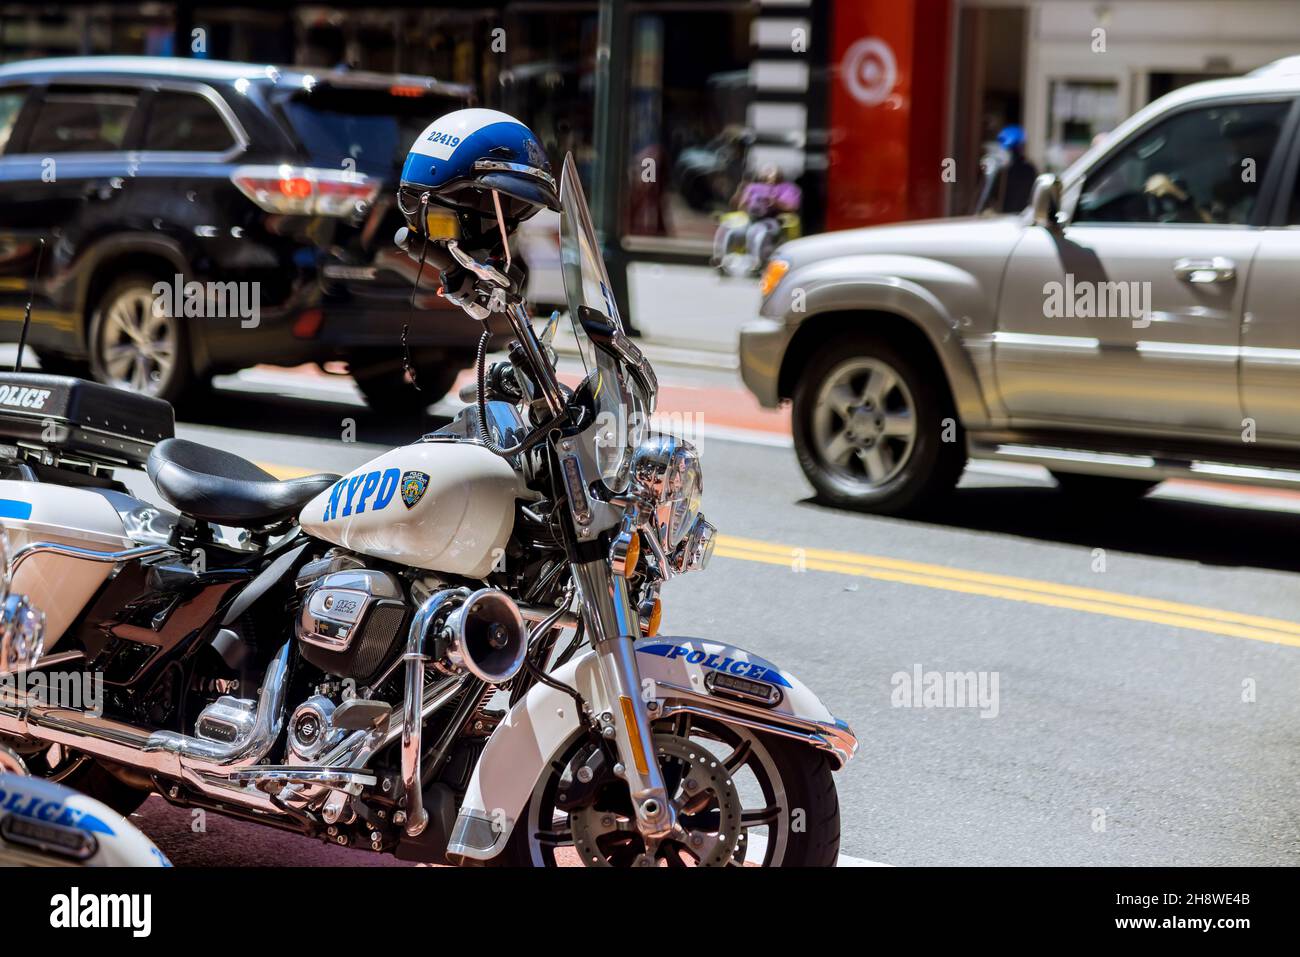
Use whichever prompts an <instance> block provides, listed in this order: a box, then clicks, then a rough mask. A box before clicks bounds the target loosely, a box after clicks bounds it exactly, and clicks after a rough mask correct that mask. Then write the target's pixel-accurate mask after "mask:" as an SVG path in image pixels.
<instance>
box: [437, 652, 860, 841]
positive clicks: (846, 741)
mask: <svg viewBox="0 0 1300 957" xmlns="http://www.w3.org/2000/svg"><path fill="white" fill-rule="evenodd" d="M636 650H637V668H638V671H639V673H640V675H641V680H642V686H643V688H644V689H645V694H646V697H647V709H648V710H649V711H650V713H651V715H652V716H654V717H666V716H669V715H672V714H678V713H683V712H685V713H692V714H697V715H703V716H706V717H713V718H716V719H719V720H722V721H726V722H730V723H733V724H737V725H742V726H745V727H750V728H754V729H756V730H759V731H767V732H769V733H771V734H779V735H781V736H782V737H788V738H793V739H795V740H798V741H802V742H803V743H805V744H807V745H809V746H810V747H815V748H818V749H820V750H824V751H826V752H827V753H828V755H829V756H830V757H831V759H832V761H834V762H835V764H836V766H837V767H843V766H844V764H845V763H847V762H848V760H849V759H850V758H851V757H853V754H854V752H855V751H856V750H857V746H858V742H857V738H856V737H855V736H854V735H853V732H852V731H851V730H850V729H849V726H848V725H847V724H845V723H844V722H843V721H840V720H838V719H837V718H836V717H835V716H834V715H832V714H831V713H830V711H828V710H827V709H826V706H825V705H824V704H822V702H821V699H819V698H818V697H817V696H816V695H815V694H813V693H812V692H811V691H810V690H809V689H808V687H807V686H806V685H805V684H804V683H803V682H801V681H800V680H799V679H798V678H796V677H795V676H794V675H792V674H790V673H789V672H788V671H784V670H783V669H781V668H779V667H777V666H776V665H774V664H773V663H772V662H770V661H767V660H766V659H764V658H761V657H759V656H758V655H755V654H753V653H751V652H748V651H745V650H744V649H743V648H736V647H734V646H732V645H726V644H722V643H720V642H714V641H705V640H703V639H700V638H665V637H656V638H645V639H642V640H641V641H638V642H637V643H636ZM552 676H553V677H554V678H555V679H556V680H557V681H560V682H562V683H564V684H566V685H569V686H571V687H573V688H575V689H577V691H578V692H579V693H580V694H581V695H582V697H583V699H584V700H585V701H586V702H588V703H589V704H590V705H591V708H592V711H593V713H595V714H600V713H602V712H606V711H608V712H609V713H610V714H611V715H614V716H617V715H619V714H620V709H619V708H616V707H613V705H612V703H611V702H610V701H608V700H607V695H606V692H605V688H604V683H603V681H602V680H601V675H600V670H599V667H598V664H597V659H596V655H595V653H594V652H591V651H587V652H584V653H583V654H582V655H580V656H578V657H577V658H575V659H574V660H572V661H570V662H569V663H568V664H566V665H565V666H564V667H562V668H560V669H558V670H557V671H555V672H554V673H553V675H552ZM759 697H762V698H769V697H770V698H774V699H775V700H774V702H773V703H772V704H770V705H766V704H759V703H757V700H756V699H757V698H759ZM576 709H577V706H576V703H575V702H574V700H573V698H572V697H570V696H569V695H568V694H566V693H564V692H562V691H557V690H556V689H554V688H551V687H549V686H547V685H544V684H537V685H534V686H533V687H532V688H531V689H530V690H529V692H528V693H527V694H526V695H524V698H523V700H521V701H519V702H516V704H515V705H514V707H512V708H511V709H510V711H509V712H508V713H507V714H506V716H505V717H504V718H503V719H502V721H501V723H500V724H498V725H497V727H496V730H495V731H494V732H493V733H492V737H491V738H490V739H489V740H488V743H487V746H486V747H485V748H484V749H483V754H482V755H481V756H480V758H479V761H478V765H477V766H476V767H475V768H474V774H473V776H472V777H471V778H470V782H469V787H468V789H467V790H466V792H465V799H464V801H463V802H462V803H461V807H460V813H459V816H458V817H457V819H456V826H455V828H453V830H452V834H451V840H450V842H449V843H448V847H447V853H448V854H449V855H452V856H463V857H467V858H472V859H474V860H489V859H490V858H493V857H495V856H496V855H497V854H498V853H499V852H500V851H501V848H503V847H504V846H505V843H506V841H507V840H509V838H510V834H511V832H512V831H513V830H514V827H515V822H516V821H517V820H518V819H519V817H520V815H521V814H523V812H524V809H525V807H526V806H527V804H528V800H529V798H530V797H531V796H532V794H533V791H534V790H535V789H536V787H537V784H538V782H539V781H540V780H541V777H542V774H543V773H544V772H546V771H547V770H548V769H549V767H550V765H551V763H552V762H553V761H556V760H559V759H560V758H562V757H563V754H564V752H565V750H567V748H568V747H569V745H570V744H571V743H572V742H573V740H574V739H575V738H576V737H577V736H578V735H579V734H580V733H581V731H582V728H583V724H582V721H581V720H580V718H579V716H578V714H577V710H576Z"/></svg>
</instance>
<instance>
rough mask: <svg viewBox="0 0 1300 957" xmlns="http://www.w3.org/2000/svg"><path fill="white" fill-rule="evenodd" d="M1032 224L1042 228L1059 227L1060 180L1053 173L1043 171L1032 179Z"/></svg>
mask: <svg viewBox="0 0 1300 957" xmlns="http://www.w3.org/2000/svg"><path fill="white" fill-rule="evenodd" d="M1030 205H1031V206H1032V207H1033V210H1034V225H1035V226H1042V227H1043V228H1044V229H1060V228H1061V225H1062V224H1061V223H1060V221H1059V220H1058V219H1057V214H1058V213H1059V212H1060V211H1061V180H1060V177H1058V176H1057V175H1056V174H1055V173H1043V174H1042V175H1040V176H1039V177H1038V179H1036V180H1034V193H1033V199H1032V200H1030Z"/></svg>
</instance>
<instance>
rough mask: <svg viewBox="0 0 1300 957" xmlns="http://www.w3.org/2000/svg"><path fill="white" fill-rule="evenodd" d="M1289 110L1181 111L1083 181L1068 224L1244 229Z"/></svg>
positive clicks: (1277, 105)
mask: <svg viewBox="0 0 1300 957" xmlns="http://www.w3.org/2000/svg"><path fill="white" fill-rule="evenodd" d="M1290 108H1291V104H1290V102H1274V103H1233V104H1221V105H1217V106H1207V107H1202V108H1199V109H1191V110H1185V111H1183V112H1181V113H1178V114H1177V115H1175V116H1172V117H1170V118H1169V119H1167V120H1165V121H1164V122H1162V123H1159V124H1157V125H1156V126H1155V127H1153V128H1150V129H1147V130H1144V131H1142V132H1141V133H1139V134H1137V135H1136V136H1135V137H1133V138H1132V139H1131V140H1129V142H1127V143H1125V144H1124V146H1123V147H1121V149H1120V151H1119V153H1118V154H1116V155H1114V156H1112V157H1111V158H1110V159H1109V160H1107V161H1106V162H1105V163H1104V164H1103V165H1102V166H1101V168H1100V169H1098V170H1097V171H1096V172H1095V173H1093V174H1091V175H1089V176H1088V178H1087V180H1086V181H1085V182H1084V186H1083V193H1082V195H1081V196H1080V197H1079V204H1078V207H1077V208H1076V210H1075V215H1074V217H1073V218H1074V221H1075V222H1093V223H1220V224H1243V223H1249V222H1250V217H1251V214H1252V213H1253V212H1254V210H1255V203H1256V201H1257V200H1258V198H1259V189H1260V186H1261V184H1262V183H1263V182H1264V173H1265V171H1266V170H1267V168H1268V163H1269V160H1270V159H1271V158H1272V156H1273V150H1274V147H1275V146H1276V145H1277V141H1278V136H1279V134H1280V133H1281V130H1282V124H1283V122H1284V120H1285V119H1286V114H1287V111H1288V110H1290Z"/></svg>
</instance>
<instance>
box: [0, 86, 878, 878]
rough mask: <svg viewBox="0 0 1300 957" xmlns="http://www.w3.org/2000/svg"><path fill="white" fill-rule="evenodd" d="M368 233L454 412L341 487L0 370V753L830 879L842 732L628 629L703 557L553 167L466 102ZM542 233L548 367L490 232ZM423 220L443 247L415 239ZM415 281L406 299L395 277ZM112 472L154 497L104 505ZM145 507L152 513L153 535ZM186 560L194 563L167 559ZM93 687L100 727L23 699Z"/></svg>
mask: <svg viewBox="0 0 1300 957" xmlns="http://www.w3.org/2000/svg"><path fill="white" fill-rule="evenodd" d="M398 202H399V205H400V207H401V210H402V213H403V216H404V218H405V220H406V222H407V230H405V231H404V232H405V236H403V235H402V234H401V233H399V241H400V242H402V243H403V244H404V245H405V247H406V248H407V250H408V252H409V253H410V254H411V255H412V256H413V257H416V258H417V259H418V260H419V262H420V268H421V269H424V268H431V269H437V270H438V272H439V273H440V277H441V281H442V287H443V295H445V296H446V297H447V298H449V299H451V300H452V301H454V302H456V303H457V304H458V305H460V306H461V307H462V308H463V309H464V310H465V312H467V313H468V314H469V315H471V316H473V317H475V318H478V319H485V318H486V317H487V316H489V315H491V314H494V313H499V314H504V315H506V316H507V317H508V318H509V320H510V324H511V328H512V331H513V335H514V341H513V342H512V343H511V347H510V350H509V357H508V359H505V360H502V361H497V362H494V363H490V364H489V363H488V361H487V359H486V356H485V351H486V342H487V338H486V336H485V338H484V340H483V341H482V342H481V344H480V349H479V356H478V366H477V389H476V395H475V397H474V399H473V401H472V402H471V404H470V405H469V406H467V407H466V408H465V409H463V410H462V411H461V412H460V413H459V414H458V415H457V416H456V418H455V419H454V420H453V421H452V422H451V423H450V424H449V425H447V426H445V427H444V428H441V429H439V430H438V431H436V432H433V433H431V434H428V435H425V436H423V437H422V438H420V439H419V440H418V441H416V442H414V443H412V444H410V445H407V446H404V447H402V448H398V449H394V450H393V451H391V452H388V453H386V454H384V455H381V456H379V457H378V458H376V459H375V460H373V461H371V462H369V463H367V464H366V465H363V466H362V467H360V468H359V469H357V470H356V471H354V472H352V473H350V474H349V475H345V476H338V475H332V474H319V475H311V476H307V477H303V478H294V479H290V480H287V481H277V480H276V479H274V478H273V477H272V476H271V475H269V474H268V473H266V472H265V471H263V470H262V469H261V468H259V467H258V466H256V465H254V464H253V463H251V462H248V461H246V460H244V459H242V458H240V457H238V456H236V455H234V454H232V453H230V452H227V451H223V450H220V449H216V448H210V447H207V446H204V445H200V444H197V443H193V442H189V441H185V440H181V439H177V438H174V437H172V432H173V414H172V411H171V408H170V407H169V406H168V405H167V404H166V403H162V402H159V401H157V400H154V399H150V398H147V397H144V396H139V395H134V394H130V393H125V392H119V391H115V390H112V389H106V388H104V387H101V386H98V385H97V384H95V383H91V382H87V381H84V380H79V379H72V378H64V377H58V376H46V375H41V374H35V373H8V374H0V391H3V393H4V394H5V395H6V396H11V397H21V401H15V402H6V403H4V405H3V408H0V444H3V445H4V446H5V447H4V448H2V449H0V521H2V522H3V525H4V526H5V528H6V530H7V533H8V536H9V540H10V542H11V550H12V551H11V554H10V555H9V556H8V560H7V562H5V573H4V581H3V592H4V594H3V596H2V597H3V598H4V606H3V620H2V621H0V634H2V635H3V644H2V645H0V675H2V676H3V678H2V679H0V744H4V745H6V746H7V747H9V748H11V749H13V751H15V752H17V753H18V754H19V755H21V757H22V760H23V761H24V763H25V764H26V767H27V768H28V770H29V772H30V773H31V774H33V775H35V776H40V777H45V778H49V779H52V780H56V781H60V782H62V783H64V784H67V785H69V786H71V787H73V788H76V789H78V790H80V791H83V792H85V793H87V794H89V795H90V796H91V797H93V798H96V799H98V800H100V801H103V802H104V803H106V804H109V805H110V806H112V807H114V808H115V809H116V810H118V811H119V812H122V813H129V811H130V810H132V809H133V808H134V807H136V806H138V805H139V804H140V803H141V802H142V801H143V800H144V798H145V797H147V796H148V795H149V794H150V793H157V794H160V795H162V796H163V797H165V798H166V799H167V800H168V801H170V802H172V803H173V804H177V805H180V806H185V807H198V808H207V809H210V810H213V811H217V812H221V813H224V814H228V815H231V816H234V817H239V818H244V819H249V820H254V821H258V822H261V823H264V824H266V825H270V826H275V827H279V828H285V829H289V830H292V831H297V832H301V833H303V834H307V835H312V836H316V837H319V838H321V839H323V840H327V841H331V842H333V843H336V844H339V845H345V846H352V847H361V848H368V849H372V850H374V851H377V852H386V853H394V854H396V855H397V856H398V857H400V858H404V859H412V860H421V861H435V862H442V861H450V862H453V863H460V864H468V863H476V862H489V863H495V864H520V865H534V866H552V865H554V864H556V863H557V861H559V862H564V861H565V860H569V861H573V860H575V859H576V860H578V861H581V862H582V863H583V864H585V865H589V866H592V865H595V866H601V865H613V866H647V865H648V866H665V865H681V864H688V865H697V866H698V865H704V866H736V865H742V864H751V865H752V864H759V865H763V866H797V865H805V866H806V865H832V864H834V863H835V861H836V857H837V852H838V847H839V805H838V800H837V796H836V790H835V783H834V780H833V777H832V772H833V771H835V770H837V769H839V768H841V767H842V766H843V765H844V764H845V763H846V762H847V761H848V760H849V759H850V758H851V757H852V755H853V753H854V751H855V750H856V747H857V740H856V738H855V737H854V735H853V733H852V732H851V731H850V729H849V728H848V726H847V725H846V724H845V723H844V722H842V721H839V720H837V719H836V718H835V717H834V716H833V715H832V714H831V713H830V712H829V711H828V710H827V708H826V707H825V706H824V705H823V704H822V702H821V701H820V700H819V699H818V698H817V696H816V695H814V694H813V693H812V692H811V691H809V690H808V688H807V687H805V686H804V685H803V684H802V683H801V682H800V681H799V679H798V678H796V677H795V676H794V675H792V674H791V673H790V672H788V671H786V670H784V669H782V668H780V667H778V666H777V665H775V664H773V663H772V662H770V661H767V660H765V659H763V658H761V657H760V656H758V655H755V654H752V653H750V652H747V651H745V650H743V649H741V648H737V647H733V646H731V645H728V644H725V643H723V642H718V641H711V640H708V639H701V638H686V637H667V636H663V635H660V634H658V633H657V629H658V623H659V617H660V611H661V600H660V591H661V588H662V586H663V585H664V584H665V583H666V582H667V581H669V580H670V579H671V578H673V577H674V576H676V575H680V574H684V573H686V572H692V571H696V570H699V569H702V568H704V566H705V564H706V563H707V562H708V559H709V556H710V553H711V552H712V549H713V535H714V529H713V526H711V525H710V524H709V523H708V522H707V521H705V519H704V517H703V516H702V515H701V514H700V511H699V506H700V494H701V487H702V478H701V468H700V460H699V456H698V454H697V451H696V450H695V449H694V448H693V447H692V446H691V445H690V444H689V443H687V442H685V441H682V440H681V439H678V438H675V437H673V436H670V435H665V434H651V433H650V432H649V431H648V429H647V422H648V417H649V416H650V415H651V414H652V413H653V411H654V407H655V399H656V392H657V384H656V379H655V376H654V373H653V371H652V370H651V367H650V365H649V363H648V362H647V361H646V360H645V358H644V357H643V356H642V355H641V353H640V352H639V350H638V349H637V348H636V346H635V345H634V344H633V343H632V342H631V341H630V340H629V339H628V337H627V336H626V335H625V333H624V329H623V326H622V323H621V320H620V318H619V314H618V310H617V308H616V307H615V305H614V302H613V300H612V298H611V296H610V291H609V290H610V286H609V280H608V276H607V274H606V271H605V266H604V263H603V261H602V259H601V256H600V254H599V251H598V250H599V247H598V245H597V242H596V238H595V234H594V231H593V228H592V222H591V216H590V213H589V212H588V209H587V204H586V200H585V198H584V196H583V191H582V187H581V185H580V183H579V180H578V177H577V174H576V169H575V166H574V162H573V158H572V157H571V156H568V157H566V158H565V161H564V165H563V169H562V171H561V175H560V178H559V183H558V185H557V183H556V181H555V179H554V178H553V176H552V173H551V167H550V165H549V163H548V161H547V158H546V155H545V153H544V151H543V150H542V148H541V145H540V144H539V143H538V141H537V139H536V138H535V137H534V136H533V134H532V133H531V132H530V131H529V130H528V129H527V128H526V127H525V126H523V125H522V124H521V123H519V122H518V121H516V120H514V119H513V118H511V117H509V116H507V115H505V114H502V113H497V112H494V111H491V110H484V109H470V110H461V111H458V112H455V113H451V114H449V115H447V116H444V117H442V118H440V119H438V120H436V121H435V122H434V123H432V124H431V125H430V126H429V127H428V128H426V129H425V130H424V132H423V133H421V135H420V136H419V138H418V139H417V140H416V143H415V146H414V147H413V148H412V150H411V152H410V154H409V155H408V157H407V160H406V164H405V167H404V170H403V176H402V185H401V188H400V192H399V197H398ZM542 208H547V209H551V210H556V211H558V212H559V213H560V221H561V225H560V230H561V251H562V269H563V274H564V277H563V278H564V286H565V291H566V295H567V299H568V317H569V320H570V321H571V323H572V327H573V335H574V337H575V338H576V340H577V344H578V347H579V351H580V352H581V355H582V361H583V366H584V376H583V378H582V379H581V381H580V382H578V383H577V385H576V387H574V388H570V387H568V386H566V385H564V384H562V383H561V382H560V380H559V378H558V376H557V372H556V364H555V358H554V355H555V354H554V352H553V351H552V349H551V346H550V342H551V338H552V337H553V335H554V333H555V329H556V324H557V322H558V321H559V319H558V316H553V317H552V318H551V321H550V323H549V324H547V325H546V326H545V327H544V328H543V329H542V330H541V331H540V332H538V331H535V330H534V327H533V324H532V321H531V320H530V318H529V316H528V314H527V312H526V310H525V307H524V303H523V296H522V290H521V286H522V271H521V270H520V268H519V265H518V263H517V262H513V261H512V257H511V250H510V237H511V235H512V234H513V232H514V230H515V228H516V227H517V226H518V225H519V223H520V222H521V221H523V220H524V219H526V218H528V217H529V216H531V215H533V214H534V213H536V212H538V211H539V210H540V209H542ZM446 210H450V211H452V213H454V215H455V216H456V218H457V221H458V227H459V229H458V236H459V238H458V239H447V238H441V237H440V236H439V235H437V234H433V233H432V230H431V229H430V228H429V227H428V226H427V224H429V223H430V222H431V221H437V220H439V219H441V218H442V217H445V215H446V213H445V211H446ZM417 282H418V280H417ZM131 467H134V468H140V467H144V468H145V469H146V470H147V472H148V475H149V478H150V479H151V480H152V482H153V485H154V488H155V489H156V491H157V493H158V495H159V496H161V498H162V499H163V500H164V501H166V502H167V503H169V504H170V506H171V507H172V508H171V509H164V508H158V507H155V506H153V505H150V504H149V503H147V502H145V501H143V500H140V499H138V498H135V497H133V496H131V495H130V494H129V493H128V492H127V490H126V488H125V486H124V485H123V484H122V483H121V482H120V481H119V479H118V478H117V477H115V475H114V469H122V468H131ZM173 509H174V511H173ZM199 552H201V553H202V554H203V556H204V561H203V562H202V563H196V562H193V561H191V557H192V556H193V555H195V554H196V553H199ZM54 671H59V672H63V673H66V672H68V671H73V672H84V673H86V674H94V675H102V677H103V683H104V689H105V691H104V695H103V704H102V707H100V708H96V709H85V708H76V707H70V706H68V705H67V704H66V703H62V702H54V701H50V700H48V697H47V696H42V695H39V694H35V693H34V692H33V691H32V690H31V689H32V687H33V686H37V687H39V686H40V685H39V682H33V681H32V680H31V679H33V678H35V677H36V676H38V675H40V674H52V673H53V672H54Z"/></svg>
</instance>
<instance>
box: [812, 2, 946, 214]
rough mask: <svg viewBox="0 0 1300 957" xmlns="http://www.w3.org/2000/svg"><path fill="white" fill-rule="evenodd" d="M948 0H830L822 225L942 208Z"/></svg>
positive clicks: (935, 212) (933, 210)
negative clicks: (827, 139)
mask: <svg viewBox="0 0 1300 957" xmlns="http://www.w3.org/2000/svg"><path fill="white" fill-rule="evenodd" d="M951 12H952V0H836V3H835V9H834V11H833V13H832V16H831V38H830V50H831V75H830V79H829V84H828V86H829V91H830V143H829V149H828V155H829V164H830V165H829V169H828V171H827V210H826V227H827V229H844V228H848V227H851V226H865V225H869V224H871V223H888V222H897V221H898V220H903V219H922V218H925V217H930V216H939V215H942V212H943V180H942V174H943V160H944V130H945V126H946V124H947V115H948V114H947V89H948V69H949V62H948V60H949V57H948V50H949V41H950V25H951Z"/></svg>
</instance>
